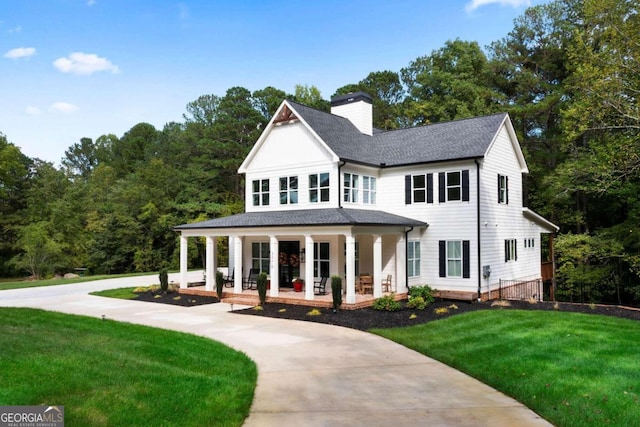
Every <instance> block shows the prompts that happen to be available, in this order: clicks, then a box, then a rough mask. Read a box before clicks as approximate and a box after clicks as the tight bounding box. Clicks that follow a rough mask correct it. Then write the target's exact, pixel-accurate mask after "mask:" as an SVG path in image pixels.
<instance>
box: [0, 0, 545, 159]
mask: <svg viewBox="0 0 640 427" xmlns="http://www.w3.org/2000/svg"><path fill="white" fill-rule="evenodd" d="M541 1H544V0H449V1H436V0H395V1H377V0H354V1H349V0H339V1H334V0H326V1H311V0H307V1H295V0H287V1H285V0H264V1H258V0H251V1H242V0H235V1H216V0H197V1H196V0H192V1H191V0H183V1H176V2H174V1H160V0H156V1H137V0H19V1H16V0H0V75H1V76H2V77H1V78H0V94H1V95H0V132H1V133H3V134H4V135H5V136H6V137H7V139H8V140H9V142H12V143H14V144H16V145H17V146H19V147H20V149H21V150H22V152H23V153H24V154H25V155H27V156H29V157H38V158H40V159H43V160H48V161H52V162H54V163H56V164H57V163H58V162H59V161H60V159H61V158H62V157H63V156H64V152H65V150H66V149H68V148H69V147H70V146H71V145H72V144H74V143H76V142H78V141H79V140H80V138H82V137H89V138H92V139H94V140H95V139H96V138H98V137H99V136H100V135H103V134H109V133H113V134H115V135H117V136H118V137H120V136H122V135H123V134H124V133H125V132H126V131H127V130H129V129H131V128H132V127H133V126H134V125H136V124H137V123H140V122H147V123H151V124H152V125H154V126H155V127H156V128H157V129H159V130H160V129H162V127H163V126H164V124H165V123H168V122H171V121H183V117H182V115H183V114H184V113H185V112H186V110H185V106H186V105H187V103H189V102H191V101H193V100H195V99H197V98H198V97H199V96H200V95H204V94H215V95H220V96H223V95H224V94H225V92H226V90H227V89H229V88H230V87H233V86H243V87H246V88H247V89H249V90H251V91H254V90H257V89H263V88H265V87H267V86H274V87H276V88H278V89H281V90H284V91H285V92H287V93H292V92H293V91H294V87H295V85H296V84H303V85H309V86H311V85H315V86H316V87H318V88H319V89H320V91H321V93H322V95H323V97H324V98H325V99H329V97H330V96H331V95H332V94H333V93H334V92H335V91H336V89H338V88H339V87H341V86H344V85H346V84H349V83H356V82H357V81H359V80H361V79H363V78H364V77H366V76H367V74H369V73H370V72H372V71H383V70H392V71H399V70H400V69H401V68H403V67H405V66H407V65H408V64H409V63H410V62H411V61H412V60H414V59H416V58H418V57H420V56H424V55H428V54H430V53H431V52H432V51H433V50H436V49H439V48H441V47H442V46H443V45H444V43H445V42H446V41H447V40H452V39H455V38H460V39H462V40H472V41H477V42H478V43H479V44H480V45H481V46H486V45H488V44H490V43H491V42H492V41H496V40H499V39H501V38H502V37H504V36H506V35H507V33H508V32H509V31H510V30H511V29H512V28H513V20H514V19H515V18H516V17H518V16H520V15H522V13H523V12H524V10H525V9H526V7H528V6H531V5H534V4H537V3H540V2H541Z"/></svg>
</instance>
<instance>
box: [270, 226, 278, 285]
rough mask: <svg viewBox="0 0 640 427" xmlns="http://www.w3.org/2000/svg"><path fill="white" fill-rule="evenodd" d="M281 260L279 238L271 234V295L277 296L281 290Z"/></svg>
mask: <svg viewBox="0 0 640 427" xmlns="http://www.w3.org/2000/svg"><path fill="white" fill-rule="evenodd" d="M279 268H280V261H279V259H278V238H277V237H276V236H269V276H270V280H271V289H270V290H269V296H271V297H277V296H278V294H279V292H280V270H279Z"/></svg>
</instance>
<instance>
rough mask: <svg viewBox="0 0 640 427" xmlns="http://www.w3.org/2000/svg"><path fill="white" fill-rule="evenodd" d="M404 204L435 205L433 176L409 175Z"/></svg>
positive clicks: (406, 178)
mask: <svg viewBox="0 0 640 427" xmlns="http://www.w3.org/2000/svg"><path fill="white" fill-rule="evenodd" d="M404 186H405V188H404V191H405V195H404V198H405V200H404V202H405V204H407V205H409V204H411V203H424V202H427V203H433V174H432V173H428V174H420V175H407V176H405V183H404Z"/></svg>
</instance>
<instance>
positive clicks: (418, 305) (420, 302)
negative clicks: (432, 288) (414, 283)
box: [407, 297, 428, 310]
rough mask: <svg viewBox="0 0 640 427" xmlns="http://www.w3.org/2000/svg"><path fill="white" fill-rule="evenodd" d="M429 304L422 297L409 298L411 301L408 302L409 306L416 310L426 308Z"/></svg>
mask: <svg viewBox="0 0 640 427" xmlns="http://www.w3.org/2000/svg"><path fill="white" fill-rule="evenodd" d="M427 305H428V304H427V302H426V301H425V300H424V298H422V297H413V298H409V302H407V307H409V308H415V309H416V310H424V309H425V308H427Z"/></svg>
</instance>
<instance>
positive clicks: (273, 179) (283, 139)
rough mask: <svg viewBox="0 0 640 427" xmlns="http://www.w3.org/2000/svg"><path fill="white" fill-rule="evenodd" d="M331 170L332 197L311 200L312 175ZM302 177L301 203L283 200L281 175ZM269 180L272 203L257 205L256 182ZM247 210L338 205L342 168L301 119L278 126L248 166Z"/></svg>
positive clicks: (300, 182)
mask: <svg viewBox="0 0 640 427" xmlns="http://www.w3.org/2000/svg"><path fill="white" fill-rule="evenodd" d="M325 172H328V173H329V174H330V175H329V180H330V185H331V191H330V201H329V202H328V203H327V202H324V203H309V175H310V174H313V173H325ZM291 176H297V177H298V203H297V204H286V205H281V204H280V191H279V190H280V187H279V185H280V181H279V180H280V178H281V177H291ZM263 179H268V180H269V198H270V203H269V206H253V192H252V183H253V181H254V180H263ZM245 190H246V191H245V206H246V209H245V210H246V211H247V212H256V211H268V210H283V209H312V208H321V207H322V208H326V207H337V206H338V169H337V165H336V164H335V163H334V162H332V160H331V155H330V153H328V152H327V151H326V150H325V148H324V147H323V146H322V144H320V143H319V142H318V141H317V140H316V139H315V137H314V136H313V135H312V134H311V133H310V132H309V131H308V130H307V129H306V128H305V127H304V125H302V124H301V123H299V122H297V123H293V124H283V125H281V126H274V127H273V129H272V130H271V131H270V133H269V135H268V137H267V138H266V139H265V141H264V143H263V144H262V146H261V147H260V150H259V151H258V152H257V153H256V154H255V156H254V157H253V159H252V161H251V163H250V164H249V165H248V166H247V173H246V183H245Z"/></svg>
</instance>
